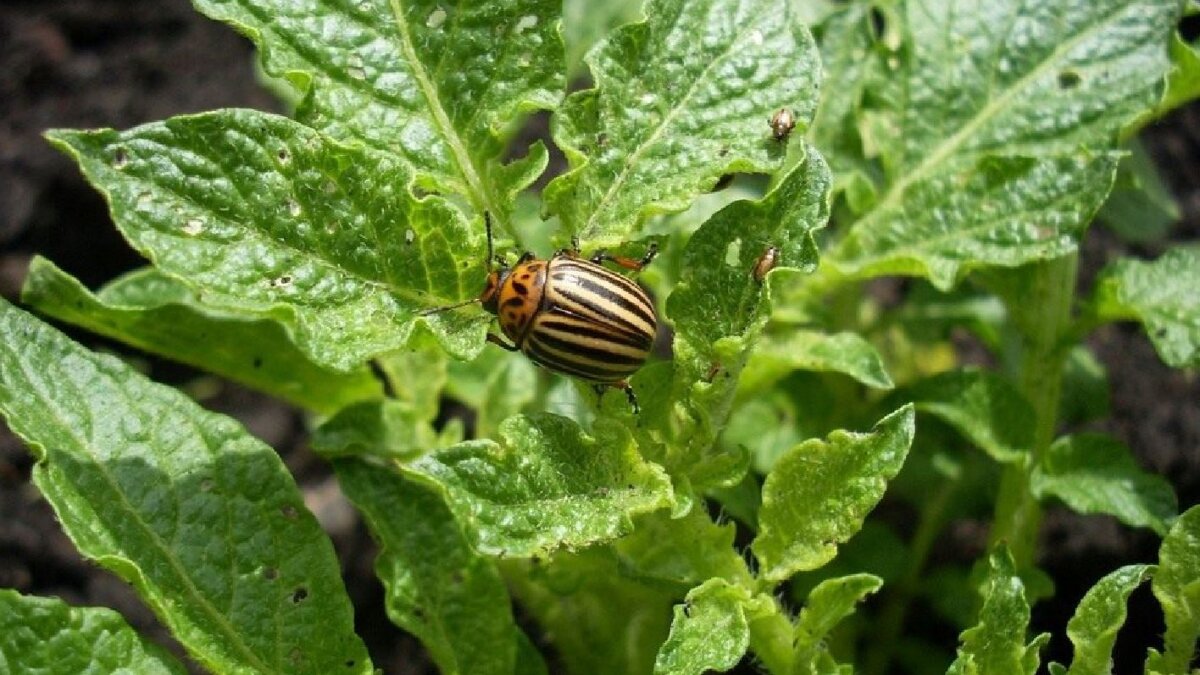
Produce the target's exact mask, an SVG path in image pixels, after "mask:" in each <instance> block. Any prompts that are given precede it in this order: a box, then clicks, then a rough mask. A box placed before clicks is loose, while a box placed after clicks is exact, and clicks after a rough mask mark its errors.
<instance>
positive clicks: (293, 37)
mask: <svg viewBox="0 0 1200 675" xmlns="http://www.w3.org/2000/svg"><path fill="white" fill-rule="evenodd" d="M194 4H195V5H196V7H197V8H198V9H200V11H202V12H204V13H205V14H207V15H209V16H210V17H212V18H214V19H219V20H221V21H225V22H227V23H230V24H232V25H233V26H234V27H236V28H237V29H238V30H239V31H241V32H243V33H245V34H246V35H248V36H249V37H250V39H252V40H254V42H255V43H256V44H257V45H258V47H259V50H260V54H261V57H262V62H263V64H264V66H265V68H266V71H267V72H268V73H270V74H272V75H275V76H279V77H285V78H287V79H288V80H289V81H290V82H291V83H292V84H293V85H294V86H296V87H297V88H298V89H300V90H301V91H302V92H306V93H307V94H308V95H307V96H306V97H305V98H304V99H303V100H302V104H301V106H300V107H299V109H298V110H297V111H296V116H297V120H298V121H299V122H300V123H302V124H305V125H308V126H310V127H312V128H314V129H317V130H320V131H321V132H323V133H324V134H326V135H329V136H332V137H334V138H337V139H339V140H343V141H354V142H356V143H360V144H362V145H365V146H367V147H370V148H373V149H376V150H380V151H383V152H385V153H387V154H388V155H391V156H392V158H393V159H395V160H400V161H403V162H404V163H406V164H408V165H409V166H410V167H411V168H412V171H413V173H414V174H415V178H416V181H417V183H418V184H419V185H420V186H421V187H422V188H423V189H425V190H428V191H436V192H443V193H445V192H449V193H455V194H459V195H463V196H465V197H467V198H468V200H469V201H470V202H471V203H472V204H473V205H474V206H475V207H476V208H477V209H478V210H485V209H486V210H490V211H492V212H493V213H495V214H497V215H499V216H501V217H503V216H504V215H506V214H507V213H508V212H509V210H510V208H511V203H512V196H513V194H515V193H516V192H517V191H518V190H520V189H521V188H523V187H525V186H526V185H528V184H529V182H530V181H532V180H533V179H534V178H536V177H537V175H538V174H540V173H541V171H542V169H543V168H545V164H546V157H547V155H546V151H545V148H544V147H542V146H540V145H538V146H535V147H534V148H533V150H532V151H531V152H530V154H529V156H528V158H527V159H526V160H525V161H521V162H518V163H516V164H514V165H510V166H507V167H505V166H502V165H501V164H500V159H501V155H502V154H503V152H504V150H505V147H506V145H507V141H508V140H509V139H510V138H511V137H512V134H513V132H514V131H515V128H514V126H513V124H512V121H513V119H514V118H516V117H517V116H518V115H519V114H520V113H522V112H528V111H532V110H537V109H549V108H553V107H554V106H555V105H557V103H558V100H559V98H560V97H561V96H562V93H561V92H562V89H563V83H564V75H563V47H562V40H561V39H560V38H559V34H558V24H559V22H558V14H559V11H560V9H559V8H560V5H559V4H558V3H556V2H550V1H549V0H501V1H497V2H488V3H458V4H453V3H449V4H448V3H440V2H437V1H436V0H416V1H413V0H406V1H405V2H400V0H355V1H354V2H341V3H330V2H322V1H321V0H194ZM397 187H399V186H397Z"/></svg>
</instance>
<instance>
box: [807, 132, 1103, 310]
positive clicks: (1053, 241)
mask: <svg viewBox="0 0 1200 675" xmlns="http://www.w3.org/2000/svg"><path fill="white" fill-rule="evenodd" d="M1118 159H1119V156H1118V155H1117V154H1116V153H1101V152H1087V151H1081V152H1078V153H1074V154H1071V155H1064V156H1062V157H1049V158H1043V157H983V158H981V159H978V160H972V161H968V162H961V161H960V162H957V163H955V164H954V165H953V166H947V167H945V170H943V171H938V172H934V173H931V174H930V175H929V176H928V177H927V178H923V179H921V180H913V181H907V182H905V183H904V187H903V189H900V188H893V191H892V193H891V195H892V196H890V197H884V198H883V199H882V200H881V201H880V203H879V205H878V206H877V207H876V208H875V209H874V210H872V211H870V212H869V213H868V214H867V215H866V216H864V217H863V218H862V219H861V220H859V221H858V222H857V223H855V224H854V226H853V227H852V228H851V229H850V231H849V233H848V234H847V236H846V237H845V238H844V239H843V240H842V241H841V242H839V244H838V245H837V246H836V247H835V248H834V249H833V250H832V251H831V252H830V253H829V255H828V256H827V258H828V260H829V262H830V264H832V265H834V266H835V267H836V268H837V269H838V270H839V271H840V272H841V273H843V274H846V275H851V276H853V277H855V278H869V277H875V276H882V275H908V276H923V277H926V278H928V279H929V281H930V282H931V283H932V284H933V285H934V286H936V287H937V288H938V289H940V290H943V291H945V290H949V289H950V287H952V286H953V285H954V284H955V282H956V281H957V280H958V279H959V278H961V277H962V276H963V275H964V274H965V273H966V272H967V271H969V270H971V269H975V268H978V267H986V266H1000V267H1017V266H1020V265H1023V264H1025V263H1028V262H1030V261H1033V260H1048V259H1052V258H1057V257H1061V256H1063V255H1066V254H1068V253H1071V252H1073V251H1074V250H1075V249H1076V242H1077V240H1078V238H1079V236H1080V235H1081V234H1082V233H1083V231H1084V229H1085V228H1086V227H1087V224H1088V222H1089V221H1090V220H1091V218H1092V215H1093V214H1094V213H1095V212H1096V210H1097V209H1099V208H1100V205H1101V204H1102V203H1103V201H1104V198H1105V197H1106V196H1108V192H1109V189H1110V188H1111V186H1112V182H1113V178H1114V176H1115V175H1116V169H1117V160H1118Z"/></svg>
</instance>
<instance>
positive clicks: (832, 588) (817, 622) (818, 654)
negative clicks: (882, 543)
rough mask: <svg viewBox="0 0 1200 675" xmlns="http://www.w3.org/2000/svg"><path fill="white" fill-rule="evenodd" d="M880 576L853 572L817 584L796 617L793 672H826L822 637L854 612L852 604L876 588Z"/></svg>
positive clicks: (796, 674)
mask: <svg viewBox="0 0 1200 675" xmlns="http://www.w3.org/2000/svg"><path fill="white" fill-rule="evenodd" d="M881 586H883V579H880V578H879V577H877V576H874V575H871V574H854V575H850V576H845V577H838V578H836V579H826V580H824V581H822V582H821V583H819V584H817V586H816V588H813V590H812V591H811V592H809V594H808V599H807V600H805V601H804V608H803V609H801V610H800V616H799V618H798V619H797V620H796V646H795V657H794V661H793V664H792V674H793V675H810V674H812V675H816V673H822V672H828V670H827V669H825V667H824V663H826V662H827V661H829V660H832V656H831V655H830V654H829V648H828V647H827V646H826V644H825V639H826V637H827V636H828V635H829V632H830V631H832V630H833V629H834V627H835V626H837V624H838V623H839V622H841V620H842V619H844V618H846V617H847V616H850V615H851V614H853V613H854V607H855V605H857V604H858V603H859V602H861V601H862V600H863V598H865V597H866V596H868V595H870V594H872V593H874V592H875V591H878V590H879V588H880V587H881Z"/></svg>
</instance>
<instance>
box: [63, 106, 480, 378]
mask: <svg viewBox="0 0 1200 675" xmlns="http://www.w3.org/2000/svg"><path fill="white" fill-rule="evenodd" d="M50 138H51V140H52V141H53V142H54V143H55V144H56V145H58V146H59V147H60V148H62V149H63V150H64V151H66V152H67V153H69V154H70V155H71V156H72V157H74V158H75V159H76V160H77V161H78V162H79V163H80V166H81V167H82V168H83V172H84V175H85V176H86V177H87V178H88V180H90V181H91V182H92V183H93V184H94V185H95V186H96V187H97V188H98V189H99V190H100V191H101V192H103V193H104V195H105V197H106V198H107V199H108V202H109V208H110V209H111V211H112V215H113V220H114V221H115V222H116V224H117V227H119V228H120V229H121V232H122V233H123V234H124V235H125V236H126V238H128V239H129V241H130V243H131V244H133V246H134V248H136V249H138V250H139V251H141V252H142V253H143V254H145V255H146V256H147V257H148V258H150V259H151V261H152V262H153V263H154V264H155V266H156V267H157V268H158V269H159V270H160V271H161V272H163V273H165V274H167V275H169V276H173V277H178V278H181V279H184V280H186V281H187V282H188V284H189V285H191V286H193V287H195V288H196V289H197V290H198V293H199V297H200V298H201V300H202V301H203V303H204V304H205V305H208V306H213V307H217V308H221V309H223V310H228V311H237V312H241V313H246V314H251V315H255V316H266V317H270V318H273V319H275V320H277V321H279V322H280V323H282V324H283V325H284V327H285V328H286V329H287V330H288V331H289V333H290V335H291V337H292V339H293V340H294V341H295V343H296V345H297V346H298V347H299V348H300V349H301V350H302V351H303V352H304V353H305V354H307V355H308V356H309V357H310V358H311V359H312V360H313V361H315V362H316V363H318V364H320V365H323V366H327V367H330V368H335V369H339V370H349V369H351V368H354V367H356V366H359V365H361V364H362V362H363V361H365V360H366V359H368V358H370V357H372V356H375V355H377V354H381V353H383V352H387V351H391V350H394V349H398V348H401V347H403V346H404V345H405V344H407V343H408V340H409V337H410V336H411V335H412V333H413V329H414V326H416V322H415V321H414V318H415V314H416V312H417V311H419V310H421V309H424V308H427V307H430V306H434V305H439V304H446V303H448V302H452V301H455V300H459V299H462V298H467V297H472V296H474V295H476V294H477V293H478V288H477V287H478V286H479V285H480V280H481V279H482V278H483V271H482V264H483V260H482V258H483V257H484V256H483V254H482V251H483V239H482V237H479V236H475V235H474V234H473V233H472V231H471V228H470V227H468V226H467V223H466V222H464V220H463V218H462V216H461V215H460V214H459V212H458V210H457V209H456V208H454V207H453V206H451V205H450V204H449V203H448V202H446V201H444V200H442V199H440V198H437V197H426V198H425V199H423V200H417V199H415V198H414V197H413V196H412V194H411V193H410V192H409V191H408V189H407V188H406V187H405V186H407V185H408V184H409V182H410V181H411V180H412V177H413V174H412V171H411V170H410V169H409V168H408V167H407V165H405V164H404V163H402V162H400V161H398V160H396V159H395V158H393V157H391V156H389V155H386V154H383V153H379V152H377V151H373V150H367V149H361V148H358V149H353V148H347V147H343V146H340V145H338V144H336V143H333V142H332V141H330V140H328V139H327V138H325V137H323V136H320V135H318V134H317V133H316V132H314V131H312V130H311V129H309V128H307V127H305V126H302V125H300V124H297V123H296V122H293V121H291V120H288V119H286V118H283V117H278V116H274V115H268V114H266V113H259V112H255V111H249V110H226V111H220V112H214V113H205V114H202V115H195V116H191V117H179V118H174V119H171V120H167V121H165V122H157V123H153V124H147V125H145V126H142V127H138V128H136V129H133V130H130V131H126V132H116V131H112V130H102V131H88V132H80V131H55V132H51V134H50ZM475 246H477V247H478V248H475ZM472 316H474V318H472ZM423 321H424V322H425V323H426V325H428V326H430V327H432V330H433V331H434V334H435V335H436V336H437V337H438V339H439V341H440V342H441V344H442V345H443V346H444V347H445V348H446V349H447V350H448V351H450V352H451V353H453V354H456V355H458V356H460V357H466V356H472V355H474V354H475V353H477V352H478V351H479V349H480V348H481V347H482V345H483V330H484V324H483V323H481V322H480V321H479V316H475V315H472V314H471V313H470V312H469V311H463V312H445V313H441V314H436V315H433V316H430V317H427V318H425V319H423Z"/></svg>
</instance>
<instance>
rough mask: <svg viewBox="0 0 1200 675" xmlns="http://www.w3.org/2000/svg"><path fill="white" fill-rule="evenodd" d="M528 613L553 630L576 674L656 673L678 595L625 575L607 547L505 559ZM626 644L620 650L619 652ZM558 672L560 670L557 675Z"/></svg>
mask: <svg viewBox="0 0 1200 675" xmlns="http://www.w3.org/2000/svg"><path fill="white" fill-rule="evenodd" d="M504 570H505V579H506V581H508V583H509V586H510V588H512V590H513V594H514V596H515V597H516V598H517V599H518V600H519V601H520V604H521V607H522V609H524V610H526V611H528V612H529V613H530V614H531V615H532V616H533V617H534V618H535V619H536V620H537V623H538V625H540V626H544V627H545V628H546V631H547V633H546V635H545V639H546V640H547V641H549V642H550V643H551V644H552V645H553V646H554V648H555V651H556V652H557V654H558V656H559V658H560V659H561V660H562V662H563V664H564V666H565V667H564V668H561V669H559V670H561V671H562V672H565V673H569V674H571V675H591V674H592V673H649V672H651V670H652V669H653V667H654V658H655V654H657V653H658V650H659V648H660V647H661V646H662V644H663V641H664V640H666V639H667V633H668V629H669V628H670V616H671V611H670V610H671V606H672V605H673V604H674V603H675V602H677V601H678V595H676V594H675V593H674V592H667V591H665V590H663V589H660V588H657V587H655V586H651V585H646V584H643V583H640V582H638V581H636V580H633V579H630V578H629V577H626V576H624V575H622V574H620V572H619V569H618V562H617V560H616V559H615V558H614V556H612V555H611V552H610V551H609V550H607V548H606V547H593V548H589V549H587V550H584V551H581V552H579V553H566V552H561V551H560V552H558V553H555V554H554V556H553V557H552V558H551V559H549V560H544V559H540V558H534V559H532V560H520V561H516V560H506V561H504ZM617 645H620V648H619V649H618V648H616V646H617ZM556 672H558V671H556Z"/></svg>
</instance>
